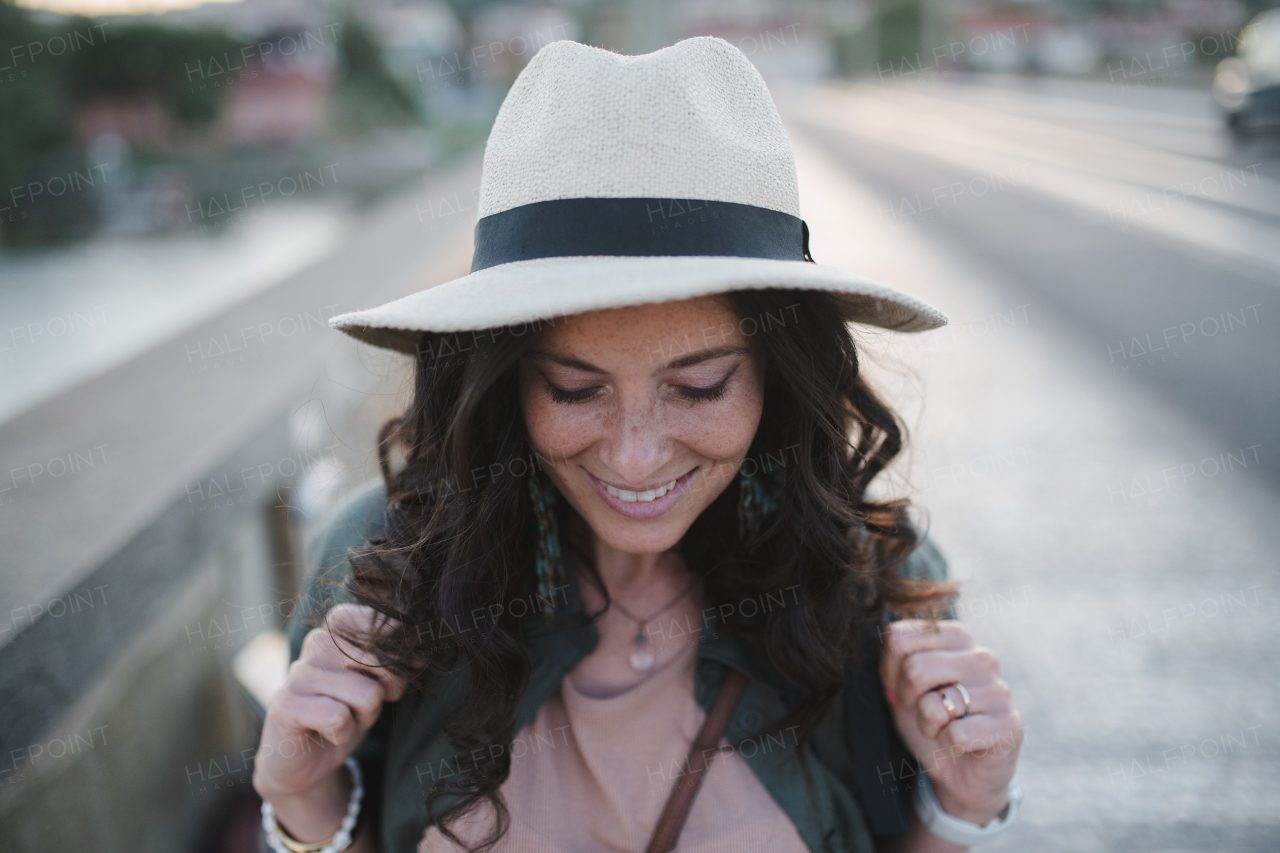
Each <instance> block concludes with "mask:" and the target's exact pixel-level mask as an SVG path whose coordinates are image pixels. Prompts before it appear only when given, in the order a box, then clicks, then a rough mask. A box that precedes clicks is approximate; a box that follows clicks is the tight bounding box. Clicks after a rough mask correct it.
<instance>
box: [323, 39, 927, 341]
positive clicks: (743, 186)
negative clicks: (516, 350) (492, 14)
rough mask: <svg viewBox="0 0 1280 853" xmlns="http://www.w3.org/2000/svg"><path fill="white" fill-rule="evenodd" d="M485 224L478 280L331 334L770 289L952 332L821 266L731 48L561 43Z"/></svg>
mask: <svg viewBox="0 0 1280 853" xmlns="http://www.w3.org/2000/svg"><path fill="white" fill-rule="evenodd" d="M478 214H479V221H478V222H477V223H476V229H475V252H474V255H473V259H472V263H471V273H470V275H466V276H463V277H462V278H459V279H455V280H453V281H449V282H446V283H444V284H439V285H436V286H434V287H430V288H427V289H426V290H422V291H420V292H418V293H414V294H412V295H410V296H406V297H404V298H402V299H397V300H395V301H394V302H388V303H386V304H385V305H380V306H378V307H376V308H370V309H368V310H364V311H355V312H351V313H347V314H340V315H338V316H336V317H334V318H333V319H331V320H330V321H329V323H330V325H331V326H333V327H334V328H335V329H340V330H342V331H343V332H346V333H347V334H349V335H351V336H353V337H355V338H358V339H360V340H363V341H366V342H368V343H371V344H375V345H377V346H381V347H387V348H390V349H395V350H400V351H402V352H408V353H413V352H415V351H416V348H417V344H418V340H419V338H420V336H421V333H422V332H460V331H469V330H476V329H488V328H494V327H499V326H508V325H515V324H528V323H533V322H534V321H538V320H546V319H553V318H555V317H562V316H566V315H570V314H577V313H579V312H582V311H592V310H597V309H602V308H617V307H622V306H627V305H640V304H646V303H652V302H666V301H670V300H678V299H689V298H692V297H697V296H706V295H710V294H715V293H725V292H728V291H733V290H755V289H764V288H791V289H797V290H822V291H827V292H829V293H832V294H834V295H835V296H836V297H837V302H838V304H839V305H840V309H841V310H842V312H843V314H844V317H845V319H846V320H848V321H850V322H859V323H866V324H869V325H873V326H880V327H882V328H886V329H894V330H897V331H903V332H916V331H923V330H925V329H933V328H937V327H939V326H942V325H945V324H946V322H947V318H946V316H945V315H944V314H942V312H940V311H938V310H937V309H936V308H933V307H931V306H929V305H926V304H925V303H924V302H921V301H920V300H918V299H914V298H912V297H910V296H908V295H906V294H904V293H901V292H900V291H897V290H894V289H892V288H889V287H886V286H884V285H882V284H877V283H876V282H873V281H870V280H868V279H865V278H861V277H859V276H856V275H851V274H849V273H846V272H843V271H842V270H838V269H835V268H832V267H825V266H822V265H820V264H816V263H813V261H812V258H811V256H810V254H809V246H808V242H809V240H808V226H807V225H805V223H804V222H803V221H802V220H801V219H800V198H799V192H798V188H797V181H796V167H795V159H794V157H793V156H792V153H791V145H790V144H789V143H788V141H787V135H786V132H785V131H784V130H783V127H782V120H781V119H780V118H779V116H778V112H777V110H776V109H775V107H774V105H773V99H772V98H771V97H770V96H769V90H768V89H767V88H766V87H765V84H764V80H763V79H761V77H760V74H759V73H758V72H757V71H756V69H755V66H753V65H752V64H751V62H750V60H748V59H747V57H746V56H745V55H744V54H743V53H742V52H741V51H740V50H738V49H737V48H736V47H734V46H733V45H731V44H729V43H728V42H726V41H724V40H722V39H718V38H692V39H688V40H686V41H682V42H678V43H677V44H674V45H672V46H670V47H666V48H663V49H662V50H658V51H655V52H654V53H649V54H645V55H643V56H621V55H619V54H616V53H611V52H609V51H607V50H600V49H598V48H594V47H588V46H586V45H582V44H578V43H576V42H571V41H558V42H553V43H551V44H548V45H546V46H545V47H544V48H542V50H540V51H539V52H538V54H537V55H536V56H535V57H534V58H533V60H532V61H531V62H530V63H529V64H528V66H526V67H525V69H524V71H522V72H521V73H520V76H519V77H518V78H517V79H516V81H515V84H514V85H513V86H512V87H511V91H510V92H509V93H508V94H507V97H506V100H504V101H503V103H502V108H501V109H500V110H499V111H498V117H497V119H496V120H495V121H494V125H493V130H492V132H491V133H490V134H489V142H488V145H487V146H486V147H485V153H484V169H483V177H482V179H481V182H480V196H479V200H478Z"/></svg>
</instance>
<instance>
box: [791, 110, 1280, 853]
mask: <svg viewBox="0 0 1280 853" xmlns="http://www.w3.org/2000/svg"><path fill="white" fill-rule="evenodd" d="M788 131H789V134H790V135H791V139H792V142H793V145H794V147H795V150H796V157H797V163H798V168H799V172H800V183H801V193H800V195H801V199H802V200H803V201H802V204H803V214H804V217H805V219H806V221H807V222H808V223H809V227H810V228H811V230H812V241H811V245H812V247H813V252H814V255H815V257H816V258H817V259H818V260H819V261H820V262H821V263H825V264H832V265H835V266H840V267H844V268H846V269H849V270H852V271H856V272H859V273H861V274H864V275H867V276H869V277H871V278H873V279H878V280H880V281H883V282H885V283H887V284H891V285H895V286H899V287H901V288H903V289H904V290H906V291H907V292H909V293H911V294H913V295H917V296H920V297H921V298H923V299H925V300H927V301H930V302H932V303H933V304H934V305H937V306H938V307H939V308H941V309H942V310H943V311H945V312H946V313H947V314H949V315H950V317H951V318H952V325H951V326H949V327H947V328H945V329H942V330H939V331H937V332H932V333H927V334H925V335H921V336H905V335H902V336H898V335H891V334H884V333H868V334H866V335H864V353H865V354H866V355H867V357H868V360H870V361H872V362H874V364H873V365H872V366H871V367H870V368H869V370H870V372H871V374H872V375H873V376H874V377H875V378H876V381H877V382H878V385H879V387H880V388H882V389H884V391H885V392H886V394H887V396H888V398H889V399H890V401H891V402H892V404H893V405H895V406H896V407H897V408H898V410H899V412H900V413H902V414H903V416H904V417H905V419H906V420H907V422H908V424H909V426H910V427H911V430H912V437H911V448H912V449H911V452H910V453H909V454H904V456H908V457H909V458H905V459H904V460H903V462H904V464H903V465H902V466H900V467H899V469H898V470H897V472H896V473H897V476H898V479H899V482H898V485H897V488H896V490H897V491H903V490H905V491H907V493H909V494H912V495H913V497H914V499H915V501H916V502H917V504H918V505H919V506H920V507H922V508H923V509H924V510H925V511H926V518H927V519H928V523H929V525H930V528H931V532H932V535H933V537H934V539H935V541H937V542H938V543H939V545H940V546H941V547H942V549H943V551H944V552H945V553H946V555H947V556H948V558H949V560H950V562H951V566H952V572H953V576H954V577H955V578H956V579H958V580H961V581H963V583H964V598H963V599H962V601H961V604H960V611H961V617H962V618H963V619H964V620H965V621H966V622H967V623H968V624H969V625H970V626H971V628H972V629H973V630H974V632H975V633H976V634H977V636H978V639H979V642H980V643H982V644H984V645H988V646H991V647H992V648H993V649H995V650H996V652H997V653H998V654H999V655H1000V657H1001V661H1002V664H1003V669H1004V674H1005V678H1006V679H1007V680H1008V681H1009V682H1010V684H1011V685H1012V686H1013V689H1014V695H1015V698H1016V700H1017V702H1018V705H1019V707H1020V709H1021V710H1022V713H1023V716H1024V719H1025V722H1026V724H1027V740H1026V745H1025V747H1024V752H1023V759H1022V764H1021V767H1020V771H1019V778H1020V780H1021V782H1022V786H1023V788H1024V790H1025V792H1026V801H1025V804H1024V811H1023V812H1022V814H1021V816H1020V817H1019V820H1018V824H1017V825H1016V827H1015V828H1014V829H1012V830H1011V831H1010V832H1009V833H1008V834H1007V835H1006V836H1005V837H1004V838H1002V839H1001V840H1000V841H999V842H996V843H993V844H991V845H990V846H989V847H985V848H983V849H985V850H990V851H992V853H997V851H1028V850H1035V851H1038V853H1049V851H1072V853H1087V851H1112V850H1121V849H1123V850H1161V851H1172V850H1178V851H1183V850H1230V851H1254V850H1256V851H1263V850H1275V849H1277V848H1280V772H1277V769H1276V759H1277V753H1278V752H1280V750H1278V749H1277V735H1278V734H1280V732H1278V731H1277V729H1278V726H1277V723H1276V722H1275V709H1276V708H1277V707H1280V689H1278V688H1277V679H1276V678H1275V664H1274V662H1273V660H1272V657H1273V655H1274V652H1275V650H1276V649H1277V648H1278V647H1280V628H1277V626H1276V624H1275V621H1276V615H1277V607H1276V586H1275V582H1274V579H1273V576H1274V569H1275V566H1276V565H1277V563H1278V562H1280V532H1278V531H1277V529H1276V527H1277V526H1276V524H1275V520H1276V519H1278V518H1280V499H1278V497H1277V495H1276V494H1275V493H1274V492H1273V491H1271V490H1270V488H1269V487H1268V485H1267V484H1266V481H1265V480H1264V479H1263V478H1262V477H1261V476H1260V472H1258V471H1257V470H1256V464H1257V463H1256V460H1257V459H1258V458H1259V454H1261V455H1262V456H1263V457H1265V455H1266V454H1269V453H1274V452H1275V448H1273V447H1270V446H1254V447H1250V448H1245V447H1226V446H1222V444H1221V442H1220V441H1219V440H1218V439H1217V438H1216V437H1215V436H1213V435H1211V434H1208V433H1205V432H1201V431H1199V430H1197V429H1196V428H1194V427H1192V426H1190V425H1188V424H1187V423H1186V422H1185V421H1184V420H1183V419H1182V418H1181V417H1180V416H1179V414H1178V413H1177V412H1175V411H1172V410H1170V409H1169V408H1168V407H1167V406H1166V405H1165V404H1163V403H1162V402H1160V401H1158V400H1157V399H1155V398H1154V397H1147V396H1144V395H1143V394H1142V393H1141V392H1140V391H1137V390H1136V389H1135V388H1134V387H1133V385H1132V384H1130V383H1125V382H1123V381H1121V380H1119V379H1118V378H1117V377H1115V376H1113V375H1112V374H1111V373H1109V372H1107V371H1106V370H1104V369H1103V368H1102V367H1100V366H1098V364H1097V359H1096V358H1090V357H1087V356H1086V355H1085V345H1084V344H1083V343H1082V342H1081V341H1080V339H1079V338H1078V337H1077V336H1075V335H1074V334H1073V332H1072V331H1071V330H1070V329H1067V328H1063V327H1060V326H1057V325H1054V323H1053V322H1052V321H1051V319H1050V316H1049V314H1048V312H1047V311H1045V312H1040V311H1039V310H1038V306H1037V305H1036V304H1035V302H1034V301H1031V299H1032V298H1031V297H1028V299H1025V300H1016V301H1010V300H1008V298H1007V297H1002V296H998V295H997V294H998V293H1000V292H1004V293H1008V292H1010V291H1009V290H1008V289H1004V290H1003V291H998V290H997V289H996V287H995V286H994V284H995V283H994V282H993V281H992V280H991V278H990V276H989V275H988V274H987V273H985V272H984V271H983V270H979V269H975V268H972V267H969V266H967V265H966V263H965V262H962V260H961V259H960V258H957V257H951V256H948V255H947V254H946V253H945V252H943V251H942V250H940V249H938V248H936V247H935V246H933V245H930V244H929V243H927V242H926V241H925V240H924V238H923V236H922V232H921V231H919V230H917V229H916V228H914V227H913V226H912V225H911V224H910V222H909V221H906V220H903V219H901V218H894V217H891V216H890V217H885V216H884V214H883V212H882V209H883V206H884V204H883V200H882V199H879V198H876V197H874V196H873V195H872V194H870V193H869V192H868V191H867V190H866V189H865V188H864V187H862V186H861V185H860V184H859V183H858V181H857V179H856V178H855V177H854V176H852V175H851V174H850V173H848V172H847V171H846V170H844V169H842V168H841V167H840V166H839V165H838V164H836V163H835V162H834V161H832V160H831V159H829V158H828V157H826V156H825V155H823V154H821V153H819V150H818V148H817V147H816V146H815V145H813V144H811V143H809V142H807V141H806V138H805V136H804V135H803V134H802V133H800V132H799V131H798V129H797V128H795V127H790V128H788Z"/></svg>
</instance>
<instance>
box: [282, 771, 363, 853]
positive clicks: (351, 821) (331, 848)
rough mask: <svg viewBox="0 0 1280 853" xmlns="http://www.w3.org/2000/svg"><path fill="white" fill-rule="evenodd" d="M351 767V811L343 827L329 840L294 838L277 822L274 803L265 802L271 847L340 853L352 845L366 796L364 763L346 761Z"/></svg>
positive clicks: (295, 851) (298, 852)
mask: <svg viewBox="0 0 1280 853" xmlns="http://www.w3.org/2000/svg"><path fill="white" fill-rule="evenodd" d="M346 765H347V770H349V771H351V782H352V786H351V800H350V802H348V803H347V813H346V815H345V816H344V817H343V818H342V826H340V827H338V831H337V832H335V833H334V834H333V837H332V838H330V839H329V840H328V841H323V842H320V843H310V844H308V843H304V842H301V841H297V840H296V839H293V838H290V837H289V836H288V834H287V833H286V832H285V831H284V830H283V829H281V828H280V824H278V823H276V810H275V809H274V808H272V806H271V803H269V802H267V801H266V800H263V801H262V831H263V833H264V834H265V835H266V837H267V846H268V847H270V848H271V849H272V850H274V851H276V853H340V851H342V850H346V849H347V848H348V847H350V846H351V831H352V830H353V829H355V827H356V819H357V818H359V817H360V800H361V799H362V798H363V797H364V785H363V784H362V780H361V778H360V765H359V763H357V762H356V760H355V759H354V758H348V759H347V761H346Z"/></svg>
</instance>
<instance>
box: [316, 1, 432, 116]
mask: <svg viewBox="0 0 1280 853" xmlns="http://www.w3.org/2000/svg"><path fill="white" fill-rule="evenodd" d="M339 32H340V35H339V36H338V56H339V60H340V64H341V68H342V77H341V79H340V80H339V81H338V85H337V86H336V87H334V90H333V101H334V118H335V122H336V124H337V126H338V127H339V128H340V129H341V130H344V131H346V132H349V133H362V132H365V131H367V130H369V129H370V128H371V127H378V126H385V125H405V124H414V123H416V122H418V121H419V118H420V117H419V115H418V108H417V104H416V103H415V102H414V99H413V96H412V95H411V94H410V93H409V92H408V91H407V90H406V89H405V87H404V85H403V84H402V83H401V82H400V81H399V80H398V79H396V77H395V75H394V74H392V73H391V71H390V69H388V68H387V64H386V62H385V61H384V60H383V58H382V45H381V44H379V43H378V40H377V39H376V38H375V37H374V35H373V33H371V32H369V30H368V29H367V28H366V27H365V26H364V24H363V23H361V22H360V21H359V20H358V19H357V18H355V17H354V16H352V15H348V16H346V19H345V20H344V21H343V23H342V28H341V30H340V31H339Z"/></svg>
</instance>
